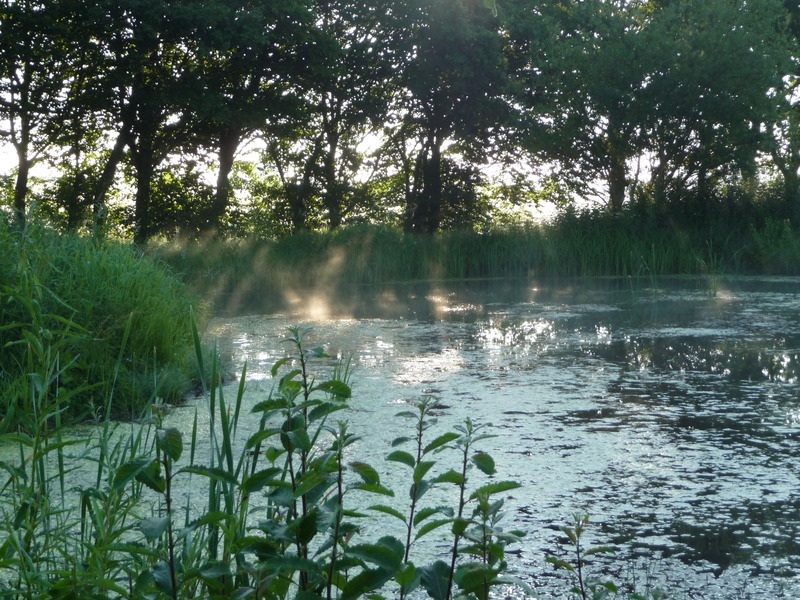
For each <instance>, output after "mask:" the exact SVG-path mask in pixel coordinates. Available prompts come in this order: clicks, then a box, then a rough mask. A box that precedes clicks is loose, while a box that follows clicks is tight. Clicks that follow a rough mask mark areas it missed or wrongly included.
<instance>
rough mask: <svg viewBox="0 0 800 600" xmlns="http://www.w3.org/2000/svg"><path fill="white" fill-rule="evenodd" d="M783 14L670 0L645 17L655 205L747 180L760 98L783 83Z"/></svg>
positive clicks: (763, 6)
mask: <svg viewBox="0 0 800 600" xmlns="http://www.w3.org/2000/svg"><path fill="white" fill-rule="evenodd" d="M784 14H785V13H784V12H783V10H782V6H781V4H780V2H778V1H772V0H764V1H762V2H756V3H753V2H744V1H739V0H735V1H731V0H706V1H704V2H698V1H697V0H674V1H673V2H671V3H670V4H669V6H668V7H666V8H665V9H663V10H661V11H658V12H657V13H655V14H654V15H653V20H652V23H651V25H650V26H649V28H648V33H649V35H648V40H649V41H648V44H647V48H648V49H649V51H650V53H651V54H653V55H657V64H656V62H655V61H656V58H655V57H654V59H653V61H654V64H656V68H654V70H653V71H652V72H651V73H650V74H649V77H648V85H647V86H646V87H645V88H644V89H643V97H644V101H645V105H646V106H648V107H649V110H648V112H647V116H648V118H647V120H646V122H645V123H644V129H645V131H646V135H647V138H648V140H649V145H648V146H649V147H648V150H649V151H650V156H651V157H652V166H651V170H652V188H653V193H654V197H655V198H656V200H657V201H664V200H665V199H666V198H667V197H669V196H670V195H674V194H675V193H676V192H677V191H678V190H681V189H685V188H687V187H694V188H695V189H696V191H697V192H698V194H699V195H700V196H701V197H706V196H707V195H708V193H709V191H710V190H711V189H712V188H713V186H714V185H715V184H716V182H718V181H721V180H722V179H723V178H725V177H734V178H743V179H752V178H754V177H755V171H756V159H757V155H758V152H759V151H760V150H761V149H762V148H763V143H764V141H765V140H764V136H763V133H764V127H763V124H764V123H765V121H766V120H768V118H769V112H770V100H769V95H770V94H771V93H774V91H775V90H776V89H780V88H781V87H782V82H781V78H782V77H783V75H784V73H783V72H782V66H781V64H782V63H783V62H785V58H784V56H783V54H784V52H785V44H784V40H783V38H782V36H781V20H782V16H783V15H784Z"/></svg>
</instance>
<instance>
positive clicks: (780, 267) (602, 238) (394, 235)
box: [148, 209, 800, 306]
mask: <svg viewBox="0 0 800 600" xmlns="http://www.w3.org/2000/svg"><path fill="white" fill-rule="evenodd" d="M744 216H746V215H742V219H743V220H737V219H735V218H733V217H731V216H730V215H727V216H725V218H722V217H719V218H716V217H715V218H714V219H711V220H709V219H705V220H702V221H701V220H698V221H697V223H692V221H691V219H690V218H689V217H686V216H685V215H684V216H683V217H682V218H683V221H678V220H676V219H674V218H672V217H670V215H668V214H664V215H660V214H656V213H649V212H645V213H644V214H640V213H638V212H637V211H636V210H634V209H631V210H628V211H626V212H623V213H622V214H616V215H612V214H608V213H603V212H584V213H580V212H565V213H562V214H561V215H560V216H559V217H558V218H557V219H555V220H554V221H553V222H551V223H540V224H532V225H529V226H526V227H519V228H510V229H498V230H494V231H488V232H484V233H477V232H472V231H452V232H445V233H441V234H437V235H433V236H420V235H411V234H404V233H402V232H401V231H399V230H397V229H393V228H389V227H376V226H355V227H346V228H343V229H340V230H336V231H334V232H330V233H321V232H303V233H299V234H296V235H293V236H290V237H287V238H283V239H281V240H278V241H272V240H264V239H256V238H245V239H229V240H219V239H214V240H203V241H201V242H191V241H187V240H180V241H175V240H172V241H169V240H160V241H157V242H154V243H153V244H152V245H151V246H150V247H149V248H148V253H150V254H152V255H153V256H155V257H157V258H158V259H160V260H164V261H165V262H168V263H169V264H170V265H172V266H173V267H174V268H175V270H176V271H177V272H179V273H181V274H182V275H183V276H184V277H185V278H186V280H187V281H189V282H190V283H191V284H192V285H193V287H195V288H196V289H198V290H200V291H201V293H203V294H204V295H207V297H209V298H210V299H212V300H217V301H220V300H223V301H224V302H225V303H226V304H228V305H230V304H233V305H239V306H242V305H248V304H251V303H252V302H253V301H257V300H259V299H260V298H261V297H263V296H264V295H265V294H268V293H270V291H271V290H280V289H291V288H294V287H301V288H321V289H325V290H327V291H335V289H336V286H337V285H339V284H372V283H382V282H397V281H416V280H429V279H467V278H492V277H504V278H508V277H511V278H513V277H535V278H537V279H547V278H561V277H579V276H615V277H634V278H636V277H647V278H650V277H657V276H662V275H711V276H716V275H722V274H795V273H798V272H800V243H799V242H798V241H797V240H798V239H800V236H798V232H797V231H796V230H795V229H794V227H793V226H792V225H790V224H789V222H788V221H786V220H777V219H769V218H763V219H760V220H759V219H753V220H744Z"/></svg>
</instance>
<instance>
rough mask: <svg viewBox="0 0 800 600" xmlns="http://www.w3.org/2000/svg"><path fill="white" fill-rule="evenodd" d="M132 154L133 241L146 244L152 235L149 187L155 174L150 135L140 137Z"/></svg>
mask: <svg viewBox="0 0 800 600" xmlns="http://www.w3.org/2000/svg"><path fill="white" fill-rule="evenodd" d="M136 146H137V147H136V151H135V152H134V166H135V167H136V198H135V205H134V220H135V224H134V229H133V241H134V242H135V243H137V244H140V243H143V242H146V241H147V239H148V238H149V237H150V236H151V235H152V234H153V224H152V206H151V196H152V192H151V187H152V183H153V173H154V172H155V165H154V164H153V162H154V160H153V159H154V156H155V152H154V150H153V139H152V137H151V136H150V135H147V134H145V135H142V136H140V138H139V142H138V144H137V145H136Z"/></svg>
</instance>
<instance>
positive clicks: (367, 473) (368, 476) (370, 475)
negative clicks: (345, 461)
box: [348, 461, 381, 484]
mask: <svg viewBox="0 0 800 600" xmlns="http://www.w3.org/2000/svg"><path fill="white" fill-rule="evenodd" d="M348 466H349V467H350V468H351V469H353V471H355V472H356V473H358V474H359V476H361V479H363V480H364V483H369V484H373V483H380V482H381V477H380V475H378V472H377V471H376V470H375V469H373V468H372V467H371V466H369V465H368V464H367V463H363V462H358V461H355V462H351V463H350V464H349V465H348Z"/></svg>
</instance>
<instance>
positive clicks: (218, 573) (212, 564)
mask: <svg viewBox="0 0 800 600" xmlns="http://www.w3.org/2000/svg"><path fill="white" fill-rule="evenodd" d="M230 575H231V567H230V565H229V564H228V563H223V562H220V561H216V560H213V561H211V560H210V561H208V562H207V563H206V564H204V565H203V566H202V567H200V577H202V578H203V579H219V578H220V577H229V576H230Z"/></svg>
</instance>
